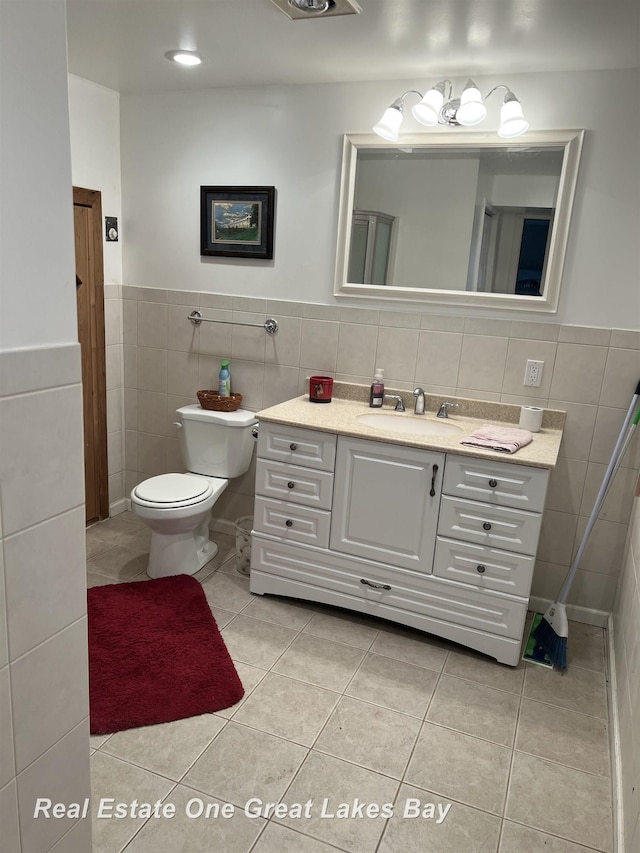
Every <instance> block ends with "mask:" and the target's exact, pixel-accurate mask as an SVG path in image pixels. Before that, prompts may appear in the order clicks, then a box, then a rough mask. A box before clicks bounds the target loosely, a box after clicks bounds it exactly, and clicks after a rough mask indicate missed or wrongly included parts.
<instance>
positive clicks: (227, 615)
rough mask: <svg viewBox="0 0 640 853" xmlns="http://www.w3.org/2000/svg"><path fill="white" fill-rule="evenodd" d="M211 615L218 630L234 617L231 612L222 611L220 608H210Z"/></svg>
mask: <svg viewBox="0 0 640 853" xmlns="http://www.w3.org/2000/svg"><path fill="white" fill-rule="evenodd" d="M210 609H211V615H212V616H213V618H214V619H215V620H216V625H217V626H218V629H219V630H221V629H222V628H224V626H225V625H228V624H229V622H231V620H232V619H233V618H234V617H235V616H236V614H235V613H233V612H232V611H231V610H223V609H222V607H211V606H210Z"/></svg>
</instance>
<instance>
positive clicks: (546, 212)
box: [334, 130, 584, 312]
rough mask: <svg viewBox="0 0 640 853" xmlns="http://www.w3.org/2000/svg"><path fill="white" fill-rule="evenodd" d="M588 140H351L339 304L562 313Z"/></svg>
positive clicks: (540, 135)
mask: <svg viewBox="0 0 640 853" xmlns="http://www.w3.org/2000/svg"><path fill="white" fill-rule="evenodd" d="M583 138H584V131H582V130H572V131H559V130H558V131H546V132H530V133H527V134H526V135H525V136H523V137H519V138H518V139H517V140H513V139H512V140H502V139H499V138H497V137H496V136H495V134H486V133H483V134H478V133H468V132H465V133H457V134H453V133H437V134H415V135H408V136H403V137H402V138H401V139H400V141H399V142H384V141H382V140H381V139H380V137H378V136H376V135H375V134H373V133H372V134H348V135H346V136H345V137H344V147H343V161H342V183H341V193H340V210H339V217H338V244H337V259H336V279H335V290H334V293H335V295H336V296H338V297H351V298H353V297H360V298H362V299H368V300H372V299H373V300H399V301H404V302H429V303H431V304H441V305H458V306H475V307H484V308H501V309H517V310H519V311H523V310H524V311H538V312H540V311H542V312H554V311H556V310H557V306H558V298H559V295H560V285H561V282H562V269H563V266H564V256H565V249H566V245H567V236H568V233H569V226H570V223H571V209H572V204H573V198H574V194H575V188H576V180H577V174H578V165H579V160H580V153H581V150H582V143H583Z"/></svg>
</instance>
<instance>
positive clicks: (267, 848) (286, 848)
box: [251, 821, 336, 853]
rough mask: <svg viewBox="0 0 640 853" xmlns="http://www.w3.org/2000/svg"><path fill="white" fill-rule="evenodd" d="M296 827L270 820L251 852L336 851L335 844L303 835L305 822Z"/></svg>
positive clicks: (294, 852) (326, 852) (296, 852)
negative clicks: (288, 826) (281, 824)
mask: <svg viewBox="0 0 640 853" xmlns="http://www.w3.org/2000/svg"><path fill="white" fill-rule="evenodd" d="M297 829H298V830H299V831H298V832H296V830H294V829H288V828H287V827H286V826H280V825H279V824H277V823H273V822H272V821H269V823H268V824H267V826H266V829H265V830H264V832H263V833H262V835H261V836H260V838H259V839H258V843H257V844H256V846H255V847H254V848H253V850H252V851H251V853H336V848H335V847H334V846H333V845H329V844H325V843H324V841H318V840H317V839H316V838H311V836H310V835H303V834H302V830H304V824H300V826H298V827H297Z"/></svg>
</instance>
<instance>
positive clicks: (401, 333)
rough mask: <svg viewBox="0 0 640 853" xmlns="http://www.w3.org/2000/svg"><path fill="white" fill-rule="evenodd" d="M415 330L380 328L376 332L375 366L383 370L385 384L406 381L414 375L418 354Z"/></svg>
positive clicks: (417, 335)
mask: <svg viewBox="0 0 640 853" xmlns="http://www.w3.org/2000/svg"><path fill="white" fill-rule="evenodd" d="M419 336H420V332H418V331H417V329H397V328H393V327H390V326H381V327H380V328H379V330H378V345H377V349H376V354H375V358H374V361H375V366H377V367H382V368H383V369H384V376H385V382H387V383H388V384H391V383H392V382H393V380H394V379H395V380H399V381H402V380H406V379H407V378H411V377H413V376H414V375H415V372H416V357H417V353H418V338H419Z"/></svg>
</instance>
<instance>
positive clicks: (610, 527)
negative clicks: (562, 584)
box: [572, 516, 627, 603]
mask: <svg viewBox="0 0 640 853" xmlns="http://www.w3.org/2000/svg"><path fill="white" fill-rule="evenodd" d="M586 526H587V518H586V517H585V516H580V517H579V518H578V522H577V525H576V535H575V542H574V546H573V554H572V557H573V556H575V554H576V552H577V551H578V548H579V546H580V541H581V539H582V536H583V534H584V531H585V529H586ZM626 536H627V526H626V525H625V524H618V523H617V522H615V521H605V520H603V519H598V521H596V523H595V524H594V526H593V530H592V531H591V535H590V536H589V541H588V542H587V545H586V547H585V549H584V553H583V555H582V559H581V561H580V568H582V569H584V570H585V571H588V572H594V573H597V574H603V575H614V576H616V577H617V576H618V574H619V572H620V566H621V564H622V555H623V553H624V543H625V540H626ZM614 593H615V584H612V585H611V601H612V603H613V595H614Z"/></svg>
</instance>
